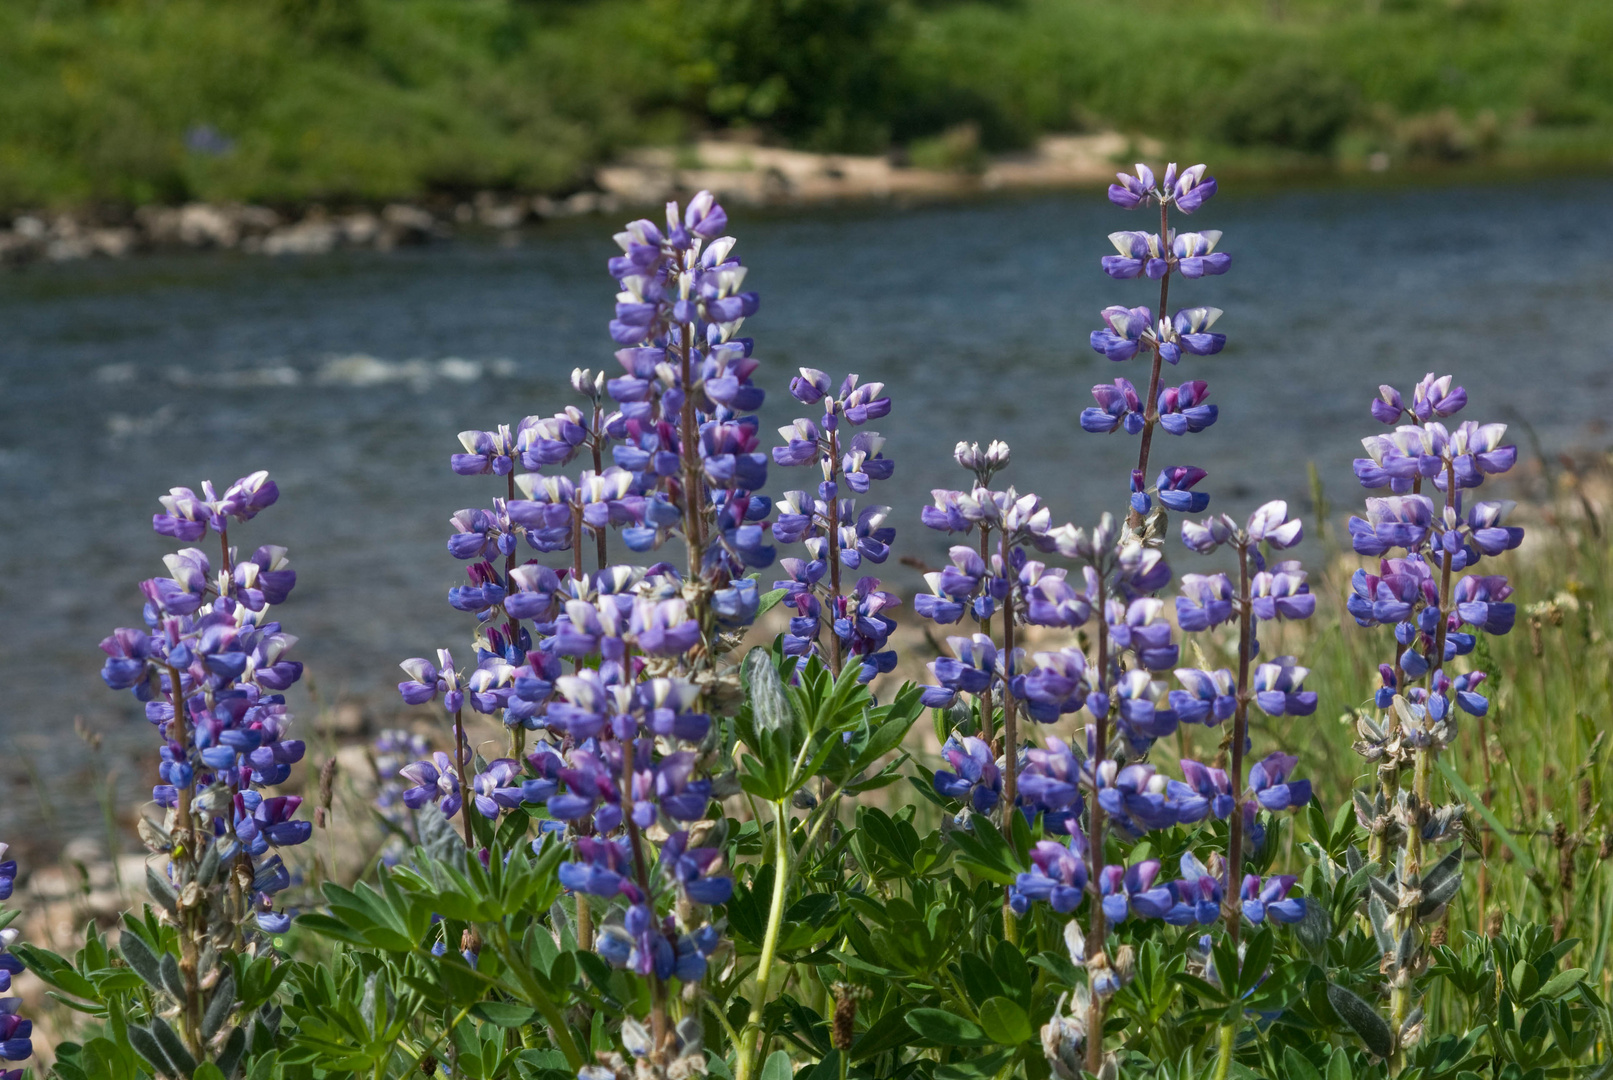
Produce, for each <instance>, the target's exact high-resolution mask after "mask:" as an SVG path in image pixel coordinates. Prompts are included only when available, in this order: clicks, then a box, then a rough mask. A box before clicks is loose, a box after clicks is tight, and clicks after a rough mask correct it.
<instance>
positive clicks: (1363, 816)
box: [1351, 791, 1378, 869]
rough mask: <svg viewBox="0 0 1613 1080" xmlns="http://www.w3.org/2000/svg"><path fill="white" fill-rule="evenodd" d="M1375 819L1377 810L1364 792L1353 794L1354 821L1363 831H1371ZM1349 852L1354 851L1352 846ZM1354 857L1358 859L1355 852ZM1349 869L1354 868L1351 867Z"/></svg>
mask: <svg viewBox="0 0 1613 1080" xmlns="http://www.w3.org/2000/svg"><path fill="white" fill-rule="evenodd" d="M1377 817H1378V809H1377V807H1375V806H1374V805H1373V804H1372V800H1371V799H1369V798H1367V796H1366V793H1365V792H1362V791H1357V792H1356V793H1355V820H1356V821H1357V822H1358V823H1359V824H1360V826H1361V827H1362V828H1363V829H1371V828H1372V823H1373V821H1374V820H1376V819H1377ZM1351 850H1352V851H1353V850H1355V849H1354V847H1353V845H1352V847H1351ZM1356 856H1357V858H1359V857H1360V852H1356ZM1351 869H1354V868H1353V867H1352V868H1351Z"/></svg>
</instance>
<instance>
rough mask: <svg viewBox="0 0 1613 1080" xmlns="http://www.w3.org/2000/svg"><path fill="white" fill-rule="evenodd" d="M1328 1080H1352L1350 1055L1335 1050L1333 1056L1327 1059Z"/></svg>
mask: <svg viewBox="0 0 1613 1080" xmlns="http://www.w3.org/2000/svg"><path fill="white" fill-rule="evenodd" d="M1327 1080H1350V1055H1349V1054H1346V1053H1345V1052H1344V1051H1343V1050H1334V1051H1333V1056H1332V1057H1330V1058H1328V1059H1327Z"/></svg>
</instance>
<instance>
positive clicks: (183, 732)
mask: <svg viewBox="0 0 1613 1080" xmlns="http://www.w3.org/2000/svg"><path fill="white" fill-rule="evenodd" d="M167 668H168V683H169V697H170V699H171V700H172V702H173V706H174V718H173V720H172V721H171V722H170V724H169V737H170V738H172V739H173V740H174V743H175V744H176V745H177V746H178V748H179V751H178V753H177V754H175V757H176V758H177V759H178V760H181V761H189V759H190V727H189V723H188V721H187V719H186V716H185V691H184V683H183V682H181V680H180V677H179V669H178V668H176V667H174V665H172V664H168V665H167ZM191 788H192V784H191V783H185V784H175V785H174V792H175V798H174V818H175V821H176V824H177V827H176V828H175V829H174V857H173V860H172V861H173V862H174V863H176V864H177V866H176V869H177V870H178V874H177V875H176V876H177V877H178V879H179V880H178V885H179V890H180V896H181V897H183V896H184V895H185V886H186V885H187V884H188V883H190V882H191V881H193V880H194V875H195V867H196V864H197V861H198V860H197V855H198V852H197V850H196V846H197V844H198V843H199V842H200V841H199V839H198V837H199V836H200V833H199V832H198V831H197V830H195V829H193V828H192V827H191V826H192V815H191ZM199 915H200V913H199V912H197V911H196V910H195V909H193V908H186V907H183V906H181V907H180V909H179V911H178V912H177V921H178V923H179V974H180V977H181V978H182V979H183V981H184V983H185V1000H184V1001H182V1002H181V1003H180V1004H181V1006H182V1007H183V1009H184V1012H183V1015H182V1019H181V1023H180V1029H181V1031H182V1032H183V1034H184V1039H185V1045H186V1046H187V1047H188V1048H189V1050H190V1052H191V1053H192V1054H193V1055H195V1056H196V1057H197V1058H198V1059H199V1060H200V1059H203V1052H202V998H201V988H200V985H199V975H198V971H197V966H198V964H199V962H200V961H199V957H200V954H201V947H200V939H201V937H202V936H203V934H204V932H205V930H204V928H203V927H202V926H200V925H199V924H198V919H199Z"/></svg>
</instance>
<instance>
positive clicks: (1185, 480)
mask: <svg viewBox="0 0 1613 1080" xmlns="http://www.w3.org/2000/svg"><path fill="white" fill-rule="evenodd" d="M1207 475H1209V474H1208V473H1206V472H1205V471H1204V470H1203V469H1200V468H1198V467H1196V466H1193V465H1172V466H1169V467H1167V468H1165V469H1162V470H1160V473H1159V476H1158V478H1157V479H1155V481H1154V489H1155V490H1156V491H1157V492H1158V493H1159V501H1160V502H1161V503H1162V504H1163V505H1165V506H1166V507H1168V508H1169V509H1172V510H1175V511H1176V512H1177V513H1183V514H1197V513H1199V512H1200V511H1201V510H1203V509H1204V508H1205V507H1206V506H1208V505H1210V496H1209V495H1208V494H1207V493H1205V492H1202V491H1194V490H1192V488H1193V485H1195V484H1197V483H1198V482H1199V481H1200V480H1203V479H1204V478H1205V477H1206V476H1207Z"/></svg>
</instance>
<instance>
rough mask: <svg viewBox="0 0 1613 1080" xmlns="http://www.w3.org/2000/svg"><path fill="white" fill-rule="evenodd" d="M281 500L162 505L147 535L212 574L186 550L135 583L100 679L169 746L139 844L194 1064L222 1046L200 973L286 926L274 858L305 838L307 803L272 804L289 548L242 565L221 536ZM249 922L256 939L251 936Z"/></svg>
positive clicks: (290, 583)
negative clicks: (213, 557)
mask: <svg viewBox="0 0 1613 1080" xmlns="http://www.w3.org/2000/svg"><path fill="white" fill-rule="evenodd" d="M278 497H279V490H278V488H277V487H276V485H275V483H274V482H273V481H272V480H270V479H269V474H268V473H266V472H256V473H253V474H251V475H250V476H246V477H243V478H242V479H240V480H237V481H236V482H235V483H234V484H231V485H230V486H229V487H228V488H227V489H226V490H225V491H224V493H223V494H222V495H220V494H218V493H217V492H216V491H215V490H214V488H213V485H212V484H211V483H204V484H203V485H202V491H201V494H199V495H198V494H197V493H196V492H194V491H192V490H191V489H190V488H174V489H173V491H171V492H170V493H169V494H168V495H165V496H163V497H162V498H161V500H160V501H161V503H162V507H163V512H162V513H160V514H157V515H155V516H154V517H153V519H152V525H153V527H154V528H155V530H156V531H157V532H158V533H159V534H160V535H163V536H169V537H173V538H175V539H177V540H180V541H184V542H195V541H201V540H203V539H204V538H205V537H206V536H207V534H208V533H209V532H212V533H216V534H217V536H218V556H219V560H220V561H219V565H218V567H217V569H216V570H215V568H214V566H213V565H212V563H211V561H210V559H209V557H208V555H207V553H206V552H204V551H203V550H202V549H200V548H195V547H187V548H182V549H181V550H179V551H178V552H175V553H174V554H171V555H168V556H165V557H164V560H163V561H164V563H165V564H166V566H167V569H168V574H169V576H167V577H156V578H150V579H148V580H146V581H143V582H141V583H140V591H141V593H142V594H143V595H144V596H145V606H144V610H143V614H144V622H145V625H144V628H143V629H139V628H127V627H125V628H120V629H118V630H115V631H113V633H112V635H111V636H109V637H107V638H106V639H105V640H103V641H102V642H101V651H102V652H104V653H105V654H106V661H105V663H104V664H103V666H102V668H101V678H102V679H103V680H104V681H105V682H106V684H107V686H109V687H111V688H112V689H114V690H128V691H130V692H131V693H133V694H134V696H135V697H136V698H137V699H138V700H140V701H141V702H142V703H143V704H144V707H145V714H146V718H147V719H148V720H149V721H150V722H151V723H152V725H153V726H154V727H155V728H156V730H157V734H158V736H159V737H160V738H161V740H162V747H161V754H162V764H161V765H160V767H159V774H160V777H159V778H160V780H161V782H160V783H158V784H157V785H156V786H155V787H154V788H153V789H152V799H153V800H154V801H155V802H156V803H157V805H158V806H160V807H162V808H163V809H164V810H165V815H164V817H163V819H162V820H161V821H160V822H158V821H152V820H149V819H146V820H143V821H142V823H141V830H140V832H141V837H142V839H143V840H144V841H145V843H146V846H147V848H148V849H149V850H151V851H152V852H153V853H155V854H159V855H164V856H166V857H167V862H166V866H165V867H164V868H163V870H162V871H161V874H160V876H157V875H154V876H153V879H152V880H153V882H154V884H153V889H154V895H155V898H156V899H157V900H158V901H159V905H160V906H161V907H163V909H164V911H165V913H166V915H167V916H168V918H169V920H170V921H171V922H173V923H175V924H176V925H177V927H178V929H179V942H180V946H181V957H180V963H179V972H180V977H179V979H177V980H176V981H175V982H174V983H172V984H170V985H169V986H168V989H169V992H170V993H171V994H172V996H174V997H175V998H176V999H177V1005H178V1009H179V1026H180V1032H179V1035H180V1037H181V1039H182V1041H183V1043H184V1046H185V1049H186V1051H187V1052H188V1053H190V1054H192V1055H199V1054H201V1052H202V1048H203V1042H204V1040H205V1039H207V1038H209V1037H213V1036H214V1035H215V1034H216V1033H215V1032H204V1030H203V1028H204V1024H203V1013H204V997H205V996H206V995H205V991H206V989H208V988H210V987H213V986H214V985H215V984H216V983H217V982H218V972H217V970H216V968H215V969H214V970H212V971H209V970H208V965H209V964H210V965H216V964H218V963H219V962H220V960H219V952H220V951H221V950H225V949H231V948H240V947H243V946H244V947H245V948H246V949H247V950H249V951H251V950H257V949H260V948H263V947H264V944H265V939H264V937H263V935H264V934H270V935H272V934H278V933H283V932H284V931H285V930H286V928H287V927H288V926H289V925H290V922H291V919H290V916H289V915H288V914H287V913H285V912H283V911H280V910H276V907H275V899H274V898H275V895H276V894H277V893H279V892H281V891H282V890H284V889H285V888H286V887H287V886H289V885H290V884H291V882H292V876H291V872H290V871H289V870H288V869H287V867H286V865H285V863H284V861H283V860H282V858H281V855H280V851H281V849H283V848H289V847H294V846H296V845H298V844H301V843H304V842H305V841H307V840H308V838H309V836H310V835H311V833H312V830H313V825H312V823H311V822H309V821H306V820H299V819H298V818H297V816H296V815H297V810H298V808H299V807H300V806H301V803H302V799H301V797H300V796H296V795H272V794H266V792H265V789H268V788H273V787H274V786H276V785H278V784H282V783H284V782H285V781H286V780H287V779H288V778H289V776H290V774H291V766H292V765H293V764H295V763H296V762H298V761H300V760H301V759H302V756H303V752H304V746H303V743H302V742H301V741H300V740H297V739H292V738H288V729H289V727H290V723H291V715H290V713H289V711H288V710H287V708H286V698H285V693H284V691H285V690H286V689H287V688H288V687H290V686H291V685H292V684H293V683H295V682H296V681H297V680H298V679H299V678H300V677H301V676H302V664H301V663H300V662H298V661H295V660H292V659H290V658H289V656H288V653H289V652H290V650H291V648H292V646H293V645H295V644H296V640H297V639H296V638H295V637H293V636H292V635H290V634H287V633H285V632H284V631H283V630H282V629H281V625H280V622H279V621H278V619H277V618H276V617H275V614H274V608H276V607H277V606H278V605H280V604H282V603H284V602H285V601H286V599H287V598H288V596H289V595H290V593H291V590H292V588H293V587H294V586H295V585H296V581H297V576H296V572H295V571H293V570H292V569H291V568H290V565H289V563H288V561H287V558H286V549H285V548H282V547H275V546H270V545H265V546H263V547H259V548H257V549H255V550H254V551H253V552H252V554H251V555H250V556H245V557H243V556H242V554H241V552H240V551H239V550H238V549H237V548H236V547H235V546H234V545H232V544H231V542H230V535H229V530H230V528H231V526H232V524H244V523H245V522H248V521H251V520H252V519H253V518H254V517H256V516H257V515H258V514H259V513H260V512H261V511H263V510H265V509H267V508H268V507H270V506H272V505H273V504H274V502H275V500H276V499H277V498H278ZM254 917H255V922H256V927H257V930H258V931H260V932H261V933H253V932H252V931H251V930H250V929H249V925H248V923H249V920H252V919H253V918H254ZM204 959H207V960H208V964H204V963H203V960H204ZM228 992H229V991H228V989H227V988H225V987H222V986H220V987H219V988H218V989H216V990H215V991H214V993H215V995H217V994H219V993H224V994H225V995H226V996H227V994H228Z"/></svg>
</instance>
